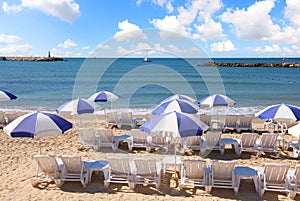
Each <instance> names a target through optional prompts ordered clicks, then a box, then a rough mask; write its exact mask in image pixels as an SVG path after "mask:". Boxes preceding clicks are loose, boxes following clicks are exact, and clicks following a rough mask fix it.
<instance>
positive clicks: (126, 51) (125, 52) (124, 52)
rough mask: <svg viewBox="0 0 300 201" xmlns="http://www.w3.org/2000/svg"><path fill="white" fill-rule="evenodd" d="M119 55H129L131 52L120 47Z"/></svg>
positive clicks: (118, 49)
mask: <svg viewBox="0 0 300 201" xmlns="http://www.w3.org/2000/svg"><path fill="white" fill-rule="evenodd" d="M117 53H118V54H119V55H121V56H123V55H127V54H129V53H130V51H129V50H127V49H125V48H124V47H122V46H118V48H117Z"/></svg>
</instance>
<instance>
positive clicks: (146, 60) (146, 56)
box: [143, 51, 151, 62]
mask: <svg viewBox="0 0 300 201" xmlns="http://www.w3.org/2000/svg"><path fill="white" fill-rule="evenodd" d="M143 62H151V60H149V59H148V54H147V51H146V54H145V57H144V60H143Z"/></svg>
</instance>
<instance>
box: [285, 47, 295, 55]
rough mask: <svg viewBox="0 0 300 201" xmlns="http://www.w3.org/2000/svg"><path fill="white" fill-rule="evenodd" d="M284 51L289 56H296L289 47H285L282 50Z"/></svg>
mask: <svg viewBox="0 0 300 201" xmlns="http://www.w3.org/2000/svg"><path fill="white" fill-rule="evenodd" d="M282 49H283V51H284V52H285V53H287V54H288V55H293V54H294V51H293V50H291V49H290V48H288V47H284V48H282Z"/></svg>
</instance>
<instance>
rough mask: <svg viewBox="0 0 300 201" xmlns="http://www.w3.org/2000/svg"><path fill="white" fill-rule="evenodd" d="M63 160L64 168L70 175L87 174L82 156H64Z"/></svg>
mask: <svg viewBox="0 0 300 201" xmlns="http://www.w3.org/2000/svg"><path fill="white" fill-rule="evenodd" d="M61 160H62V161H63V163H64V168H65V170H66V171H67V172H68V173H78V174H80V173H83V172H86V169H85V167H84V165H83V162H82V159H81V156H73V155H62V156H61Z"/></svg>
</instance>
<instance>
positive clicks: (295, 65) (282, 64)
mask: <svg viewBox="0 0 300 201" xmlns="http://www.w3.org/2000/svg"><path fill="white" fill-rule="evenodd" d="M197 66H218V67H274V68H300V64H298V63H285V62H280V63H239V62H237V63H227V62H219V63H217V62H206V63H203V64H198V65H197Z"/></svg>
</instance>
